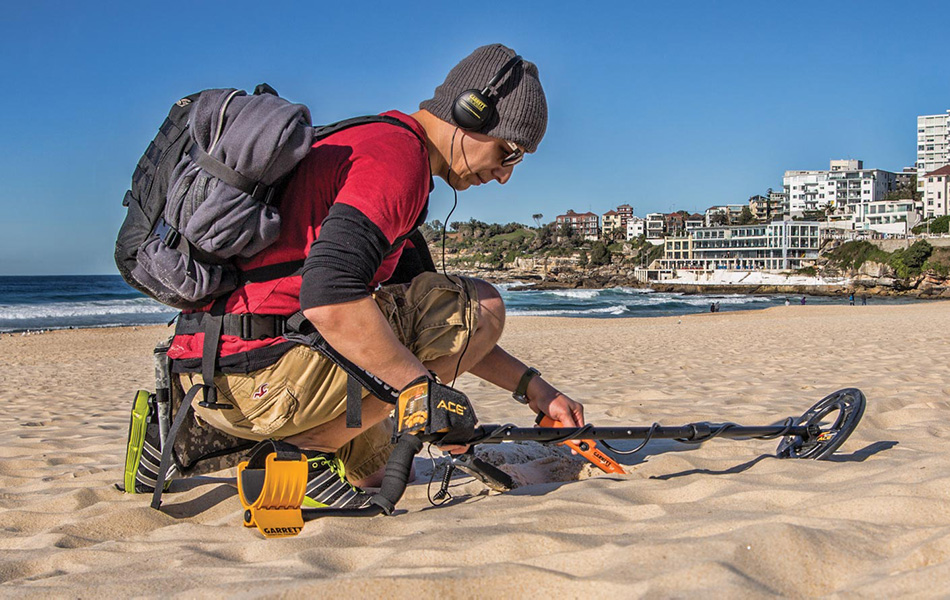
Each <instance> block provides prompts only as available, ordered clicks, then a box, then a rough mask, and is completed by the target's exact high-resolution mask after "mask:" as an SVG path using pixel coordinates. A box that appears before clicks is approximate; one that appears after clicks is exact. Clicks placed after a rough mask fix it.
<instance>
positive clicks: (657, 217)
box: [644, 213, 666, 242]
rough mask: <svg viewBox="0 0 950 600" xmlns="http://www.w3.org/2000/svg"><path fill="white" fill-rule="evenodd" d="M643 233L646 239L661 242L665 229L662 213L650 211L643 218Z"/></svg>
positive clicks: (664, 219)
mask: <svg viewBox="0 0 950 600" xmlns="http://www.w3.org/2000/svg"><path fill="white" fill-rule="evenodd" d="M644 227H645V230H644V233H645V235H646V236H647V238H646V239H647V241H650V242H653V241H656V242H661V241H663V234H664V233H665V231H666V218H665V217H664V216H663V213H650V214H648V215H647V217H646V219H645V225H644Z"/></svg>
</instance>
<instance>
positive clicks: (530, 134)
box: [419, 44, 548, 152]
mask: <svg viewBox="0 0 950 600" xmlns="http://www.w3.org/2000/svg"><path fill="white" fill-rule="evenodd" d="M513 56H515V51H514V50H512V49H511V48H508V47H506V46H502V45H501V44H491V45H488V46H482V47H481V48H478V49H477V50H475V51H474V52H472V53H471V54H469V55H468V56H467V57H465V58H464V59H462V62H460V63H459V64H457V65H455V67H454V68H453V69H452V70H451V71H449V75H448V77H446V78H445V81H444V82H443V83H442V85H440V86H439V87H437V88H435V97H434V98H431V99H429V100H426V101H424V102H422V103H421V104H419V108H421V109H424V110H427V111H429V112H430V113H432V114H433V115H435V116H436V117H438V118H440V119H442V120H443V121H445V122H446V123H454V121H453V120H452V106H453V105H454V104H455V99H456V98H457V97H458V95H459V94H461V93H462V92H464V91H465V90H469V89H472V88H476V89H479V90H481V89H484V87H485V86H486V85H487V84H488V80H489V79H491V78H492V77H494V76H495V74H496V73H498V71H499V70H500V69H501V68H502V66H504V64H505V63H506V62H508V60H509V59H510V58H512V57H513ZM495 106H496V107H497V109H498V116H497V117H496V118H494V119H492V120H491V121H489V122H488V124H487V125H486V126H485V127H484V128H483V129H482V130H480V131H479V133H483V134H485V135H490V136H492V137H496V138H500V139H503V140H507V141H509V142H514V143H516V144H518V145H519V146H521V147H522V148H524V149H525V150H527V151H528V152H534V151H535V150H537V149H538V144H540V143H541V138H543V137H544V130H545V129H547V126H548V103H547V101H546V100H545V98H544V90H543V89H542V88H541V81H540V80H539V79H538V67H537V66H535V64H534V63H530V62H528V61H524V62H522V63H521V64H520V65H515V67H514V68H513V69H511V71H509V72H508V74H507V75H506V76H505V77H504V79H502V80H501V82H500V85H499V86H498V96H497V97H496V98H495Z"/></svg>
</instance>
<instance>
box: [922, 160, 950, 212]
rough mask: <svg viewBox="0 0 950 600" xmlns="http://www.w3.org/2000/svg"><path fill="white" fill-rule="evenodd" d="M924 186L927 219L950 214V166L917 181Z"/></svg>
mask: <svg viewBox="0 0 950 600" xmlns="http://www.w3.org/2000/svg"><path fill="white" fill-rule="evenodd" d="M917 181H918V182H920V183H922V184H923V186H924V189H923V192H924V198H923V216H924V218H925V219H932V218H933V217H942V216H944V215H946V214H950V211H948V210H947V206H948V201H947V196H948V195H950V165H945V166H943V167H940V168H939V169H937V170H935V171H931V172H929V173H925V174H924V175H923V176H922V177H919V178H918V179H917Z"/></svg>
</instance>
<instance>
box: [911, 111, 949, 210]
mask: <svg viewBox="0 0 950 600" xmlns="http://www.w3.org/2000/svg"><path fill="white" fill-rule="evenodd" d="M948 163H950V110H948V111H947V114H943V115H920V116H919V117H917V164H916V167H917V191H918V192H923V191H924V186H923V182H922V181H921V179H922V178H923V176H924V175H925V174H926V173H930V172H932V171H936V170H937V169H939V168H940V167H942V166H944V165H946V164H948Z"/></svg>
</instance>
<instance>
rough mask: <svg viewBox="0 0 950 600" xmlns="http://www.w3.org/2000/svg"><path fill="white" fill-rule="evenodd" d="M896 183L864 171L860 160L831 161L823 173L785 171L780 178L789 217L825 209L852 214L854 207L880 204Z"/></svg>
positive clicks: (892, 176)
mask: <svg viewBox="0 0 950 600" xmlns="http://www.w3.org/2000/svg"><path fill="white" fill-rule="evenodd" d="M896 183H897V174H896V173H891V172H890V171H884V170H881V169H865V168H864V163H863V162H862V161H860V160H833V161H831V164H830V168H829V170H827V171H785V176H784V177H783V178H782V184H783V186H784V187H785V193H786V194H788V206H789V213H790V215H791V216H793V217H798V216H802V215H803V214H804V212H805V211H813V210H818V209H821V208H824V207H826V206H831V207H833V208H835V209H838V210H839V211H844V212H853V211H854V210H856V209H855V208H854V206H855V205H858V204H866V203H870V202H878V201H880V200H883V199H884V196H886V195H887V193H888V192H890V191H891V190H893V189H894V188H895V186H896Z"/></svg>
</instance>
